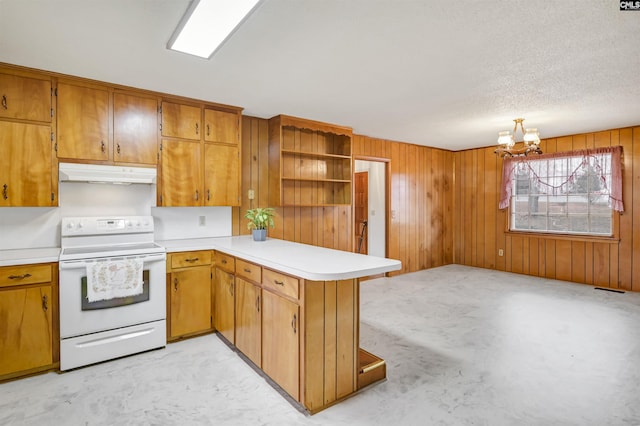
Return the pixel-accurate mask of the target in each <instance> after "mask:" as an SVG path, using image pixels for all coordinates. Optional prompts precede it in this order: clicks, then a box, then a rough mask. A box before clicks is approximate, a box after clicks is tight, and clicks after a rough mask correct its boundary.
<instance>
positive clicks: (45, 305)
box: [42, 294, 49, 312]
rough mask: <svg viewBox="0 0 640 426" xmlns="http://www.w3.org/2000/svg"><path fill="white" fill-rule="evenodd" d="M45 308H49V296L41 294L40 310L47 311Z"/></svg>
mask: <svg viewBox="0 0 640 426" xmlns="http://www.w3.org/2000/svg"><path fill="white" fill-rule="evenodd" d="M47 309H49V298H48V297H47V295H46V294H45V295H44V296H42V310H43V311H45V312H47Z"/></svg>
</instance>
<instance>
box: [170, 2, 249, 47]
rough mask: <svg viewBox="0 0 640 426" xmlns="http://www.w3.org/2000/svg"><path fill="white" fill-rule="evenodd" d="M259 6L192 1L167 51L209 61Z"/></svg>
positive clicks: (240, 3) (247, 3)
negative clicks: (175, 51)
mask: <svg viewBox="0 0 640 426" xmlns="http://www.w3.org/2000/svg"><path fill="white" fill-rule="evenodd" d="M258 3H260V0H193V1H192V2H191V4H190V5H189V8H188V9H187V11H186V13H185V14H184V16H183V17H182V20H181V21H180V24H179V25H178V28H176V31H175V32H174V33H173V36H171V39H170V40H169V43H168V44H167V48H169V49H171V50H177V51H179V52H184V53H188V54H191V55H195V56H200V57H201V58H210V57H211V55H213V53H214V52H215V51H216V50H217V49H218V48H219V47H220V46H221V45H222V44H223V43H224V42H225V40H227V39H228V38H229V37H230V36H231V34H233V32H234V31H235V30H236V29H237V28H238V27H239V26H240V24H241V23H242V22H243V21H244V20H245V19H246V18H247V17H248V16H249V15H250V14H251V12H253V10H254V9H256V7H257V5H258Z"/></svg>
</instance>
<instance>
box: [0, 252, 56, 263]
mask: <svg viewBox="0 0 640 426" xmlns="http://www.w3.org/2000/svg"><path fill="white" fill-rule="evenodd" d="M58 256H60V249H59V248H58V247H51V248H32V249H16V250H0V266H12V265H28V264H34V263H49V262H57V261H58Z"/></svg>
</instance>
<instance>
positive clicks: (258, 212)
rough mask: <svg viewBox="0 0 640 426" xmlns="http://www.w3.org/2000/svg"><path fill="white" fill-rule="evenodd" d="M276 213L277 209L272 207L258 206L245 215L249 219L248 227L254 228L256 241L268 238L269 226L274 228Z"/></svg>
mask: <svg viewBox="0 0 640 426" xmlns="http://www.w3.org/2000/svg"><path fill="white" fill-rule="evenodd" d="M275 213H276V211H275V209H273V208H271V207H264V208H263V207H258V208H255V209H249V210H247V212H246V213H245V215H244V217H245V218H247V219H249V223H248V224H247V228H249V229H252V230H253V240H254V241H264V240H266V239H267V226H270V227H272V228H273V227H274V226H275V224H274V223H273V216H274V215H275Z"/></svg>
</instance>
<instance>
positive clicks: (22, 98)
mask: <svg viewBox="0 0 640 426" xmlns="http://www.w3.org/2000/svg"><path fill="white" fill-rule="evenodd" d="M0 97H2V98H1V99H0V118H11V119H17V120H29V121H44V122H51V114H52V109H51V80H50V79H49V78H46V77H44V76H43V77H42V78H30V77H24V76H18V75H12V74H4V73H0Z"/></svg>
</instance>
